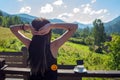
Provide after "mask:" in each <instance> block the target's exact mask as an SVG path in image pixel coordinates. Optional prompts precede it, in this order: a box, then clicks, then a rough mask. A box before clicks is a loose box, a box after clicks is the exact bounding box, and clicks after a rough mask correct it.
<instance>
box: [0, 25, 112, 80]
mask: <svg viewBox="0 0 120 80" xmlns="http://www.w3.org/2000/svg"><path fill="white" fill-rule="evenodd" d="M23 33H24V34H25V35H26V36H28V37H31V35H30V33H26V32H23ZM55 37H58V35H55V34H53V37H52V39H55ZM23 46H24V45H23V44H22V43H21V42H20V41H19V40H18V39H17V38H16V37H15V36H14V35H13V34H12V33H11V31H10V29H9V28H3V27H0V52H19V51H21V47H23ZM57 59H58V64H64V65H76V60H84V66H85V68H86V69H87V70H110V68H109V65H110V63H111V62H112V61H111V56H110V55H109V54H98V53H95V52H92V51H90V50H89V46H85V45H81V44H75V43H72V42H70V41H67V42H66V43H65V44H64V45H63V46H62V47H61V48H60V49H59V52H58V58H57ZM85 80H87V79H85ZM88 80H90V79H88ZM92 80H98V79H92ZM100 80H101V79H100ZM102 80H105V79H102ZM107 80H108V79H107ZM110 80H112V79H110Z"/></svg>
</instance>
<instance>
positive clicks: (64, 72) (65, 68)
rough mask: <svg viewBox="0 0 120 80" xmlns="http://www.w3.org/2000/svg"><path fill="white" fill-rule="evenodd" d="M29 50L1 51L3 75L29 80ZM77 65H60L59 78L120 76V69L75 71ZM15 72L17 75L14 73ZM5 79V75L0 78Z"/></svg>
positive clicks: (0, 73)
mask: <svg viewBox="0 0 120 80" xmlns="http://www.w3.org/2000/svg"><path fill="white" fill-rule="evenodd" d="M27 56H28V52H27V50H26V48H22V50H21V52H0V58H4V59H5V61H6V65H8V66H7V67H6V68H4V69H1V70H0V77H1V75H4V74H5V75H6V77H7V78H14V77H17V78H24V80H28V77H29V76H30V68H29V67H28V65H27ZM75 66H76V65H58V80H82V78H83V77H100V78H120V71H100V70H99V71H96V70H95V71H87V72H86V73H75V72H74V71H73V68H74V67H75ZM14 74H15V75H14ZM0 80H4V76H2V77H1V78H0Z"/></svg>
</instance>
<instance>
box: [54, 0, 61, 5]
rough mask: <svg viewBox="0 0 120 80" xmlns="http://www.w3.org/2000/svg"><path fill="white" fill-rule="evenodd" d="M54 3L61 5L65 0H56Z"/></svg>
mask: <svg viewBox="0 0 120 80" xmlns="http://www.w3.org/2000/svg"><path fill="white" fill-rule="evenodd" d="M53 4H54V5H58V6H61V5H62V4H63V1H62V0H56V1H55V2H54V3H53Z"/></svg>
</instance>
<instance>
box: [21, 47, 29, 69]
mask: <svg viewBox="0 0 120 80" xmlns="http://www.w3.org/2000/svg"><path fill="white" fill-rule="evenodd" d="M21 51H22V53H23V64H24V67H28V63H27V59H28V50H27V48H26V47H22V48H21Z"/></svg>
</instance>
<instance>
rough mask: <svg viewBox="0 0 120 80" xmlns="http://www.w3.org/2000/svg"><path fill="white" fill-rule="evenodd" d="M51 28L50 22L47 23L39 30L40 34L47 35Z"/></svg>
mask: <svg viewBox="0 0 120 80" xmlns="http://www.w3.org/2000/svg"><path fill="white" fill-rule="evenodd" d="M50 30H51V28H50V23H48V24H46V25H45V26H43V27H41V28H40V29H39V31H38V34H39V35H45V34H47V33H49V32H50Z"/></svg>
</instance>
